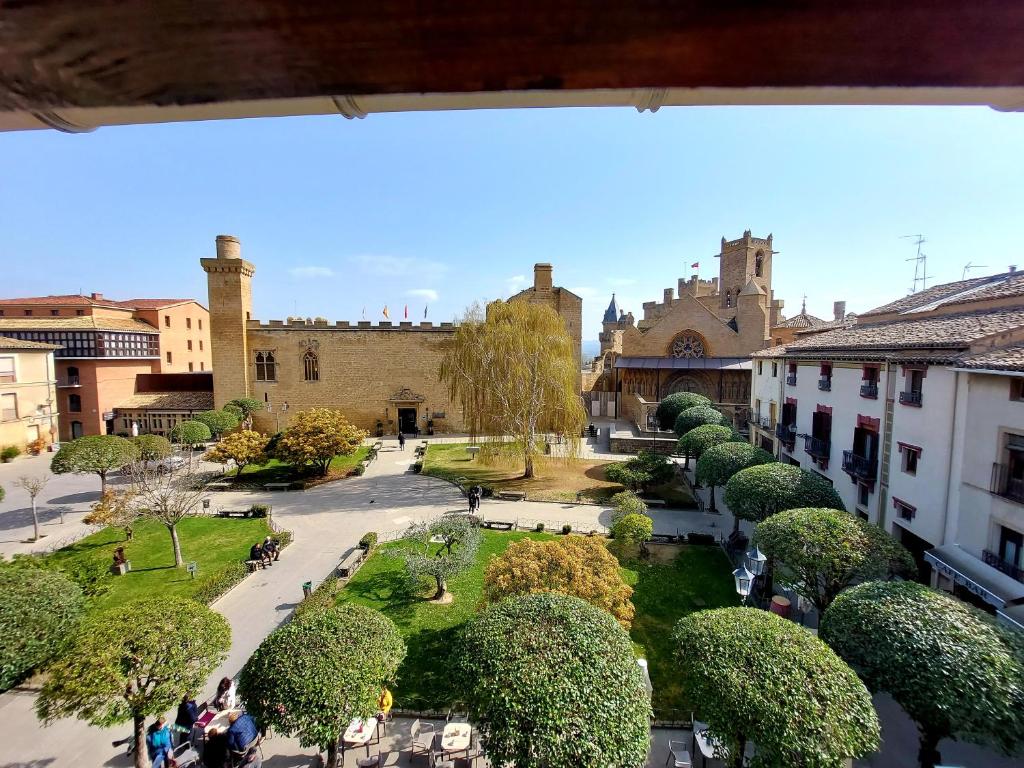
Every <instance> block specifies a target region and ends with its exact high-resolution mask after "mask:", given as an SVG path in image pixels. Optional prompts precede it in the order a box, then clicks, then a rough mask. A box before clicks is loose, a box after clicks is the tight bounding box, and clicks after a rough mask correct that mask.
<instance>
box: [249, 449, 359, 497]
mask: <svg viewBox="0 0 1024 768" xmlns="http://www.w3.org/2000/svg"><path fill="white" fill-rule="evenodd" d="M369 452H370V447H369V446H366V445H361V446H359V448H358V449H357V450H356V452H355V453H351V454H349V455H348V456H335V457H334V458H333V459H332V460H331V466H330V469H329V470H328V472H327V474H328V476H329V477H330V476H332V475H337V476H339V477H341V476H344V475H346V474H347V473H348V472H349V470H351V469H352V468H353V467H354V466H355V465H356V464H359V463H360V462H361V461H363V459H365V458H366V456H367V454H369ZM309 478H310V472H309V469H308V468H301V469H296V468H295V467H294V466H292V465H291V464H285V463H284V462H281V461H278V460H277V459H271V460H270V461H268V462H267V463H266V464H249V465H247V466H245V467H244V468H243V469H242V474H241V476H240V477H239V478H238V484H239V485H246V486H253V487H257V486H262V485H263V484H264V483H289V482H293V481H297V480H306V479H309Z"/></svg>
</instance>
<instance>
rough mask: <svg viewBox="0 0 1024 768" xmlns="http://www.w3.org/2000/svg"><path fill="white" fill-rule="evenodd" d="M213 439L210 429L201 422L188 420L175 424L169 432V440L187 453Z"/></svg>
mask: <svg viewBox="0 0 1024 768" xmlns="http://www.w3.org/2000/svg"><path fill="white" fill-rule="evenodd" d="M212 438H213V433H212V432H210V428H209V427H208V426H206V425H205V424H204V423H203V422H201V421H196V420H195V419H188V420H187V421H182V422H180V423H179V424H175V425H174V428H173V429H172V430H171V440H173V441H174V442H176V443H178V445H180V446H182V447H183V448H188V449H189V451H193V450H195V448H196V446H198V445H202V444H204V443H207V442H209V441H210V440H211V439H212Z"/></svg>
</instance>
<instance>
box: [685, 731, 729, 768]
mask: <svg viewBox="0 0 1024 768" xmlns="http://www.w3.org/2000/svg"><path fill="white" fill-rule="evenodd" d="M693 742H694V744H696V746H697V749H698V750H699V751H700V754H701V759H702V762H703V763H704V764H705V765H707V761H708V758H709V757H715V756H716V755H715V751H716V750H718V749H719V748H720V747H721V746H722V742H720V741H719V740H718V739H716V738H715V737H714V736H712V735H711V734H710V733H708V726H707V724H706V723H701V722H695V723H694V724H693ZM719 757H721V758H722V759H723V760H727V759H728V755H727V754H726V753H725V751H724V750H723V751H722V754H721V755H719Z"/></svg>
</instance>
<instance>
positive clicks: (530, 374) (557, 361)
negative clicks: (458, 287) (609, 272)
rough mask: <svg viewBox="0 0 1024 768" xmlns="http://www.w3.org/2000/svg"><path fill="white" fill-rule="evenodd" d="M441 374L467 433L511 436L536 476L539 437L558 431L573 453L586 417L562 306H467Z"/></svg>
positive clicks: (520, 303)
mask: <svg viewBox="0 0 1024 768" xmlns="http://www.w3.org/2000/svg"><path fill="white" fill-rule="evenodd" d="M440 378H441V381H442V382H443V383H445V384H446V385H447V387H448V392H449V395H450V397H451V399H452V401H454V402H458V403H459V404H460V405H461V406H462V411H463V417H464V419H465V421H466V425H467V427H468V428H469V430H470V433H471V434H472V435H473V436H474V437H475V436H477V435H486V436H490V437H493V438H495V439H498V440H500V439H503V438H504V437H505V436H511V437H512V439H513V442H514V445H515V448H516V450H517V451H518V452H519V453H521V455H522V457H523V461H524V464H525V472H524V475H523V476H524V477H533V476H534V468H533V462H534V457H535V456H536V455H537V453H538V449H537V437H538V435H541V434H543V433H551V432H553V433H556V434H559V435H562V436H564V437H565V438H566V439H567V440H568V444H569V450H570V454H572V455H575V452H576V450H577V449H578V446H579V435H580V432H581V431H582V429H583V425H584V423H585V421H586V413H585V411H584V410H583V403H582V402H581V400H580V395H579V392H577V380H578V378H579V371H578V370H577V355H576V351H575V350H574V349H573V342H572V339H571V338H570V337H569V334H568V333H567V332H566V330H565V324H564V323H563V322H562V318H561V317H559V316H558V314H557V313H556V312H555V311H554V310H553V309H551V308H550V307H547V306H542V305H538V304H530V303H528V302H525V301H508V302H505V301H495V302H492V303H491V304H488V305H487V310H486V313H484V312H482V311H481V310H480V308H479V306H478V305H477V306H473V307H470V309H469V310H468V311H467V313H466V315H465V317H464V318H463V321H462V323H461V324H460V325H459V328H458V330H457V331H456V332H455V336H454V338H453V339H452V341H451V342H449V343H448V344H447V345H446V349H445V350H444V357H443V359H442V362H441V369H440Z"/></svg>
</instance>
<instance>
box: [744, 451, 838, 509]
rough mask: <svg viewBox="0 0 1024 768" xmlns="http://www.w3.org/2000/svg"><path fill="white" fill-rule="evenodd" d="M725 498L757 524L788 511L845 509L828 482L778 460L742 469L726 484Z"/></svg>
mask: <svg viewBox="0 0 1024 768" xmlns="http://www.w3.org/2000/svg"><path fill="white" fill-rule="evenodd" d="M724 498H725V503H726V504H727V505H728V507H729V511H730V512H732V513H733V514H734V515H735V516H736V517H737V518H742V519H743V520H749V521H750V522H753V523H759V522H761V521H762V520H764V519H765V518H767V517H769V516H770V515H774V514H775V513H776V512H782V511H784V510H787V509H799V508H807V507H816V508H819V509H839V510H843V509H845V507H844V506H843V500H842V498H840V496H839V494H838V493H837V492H836V489H835V488H833V487H832V485H831V484H830V483H829V482H828V481H826V480H824V479H823V478H821V477H820V476H818V475H816V474H814V473H813V472H808V471H807V470H806V469H802V468H801V467H797V466H794V465H792V464H783V463H782V462H778V461H776V462H773V463H771V464H761V465H758V466H754V467H748V468H746V469H741V470H740V471H739V472H737V473H736V474H735V475H733V476H732V477H730V478H729V481H728V482H727V483H726V484H725V496H724Z"/></svg>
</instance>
